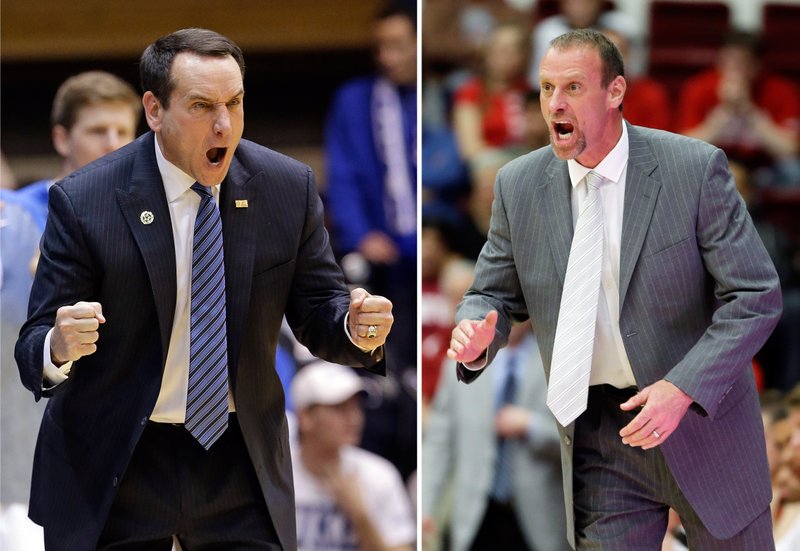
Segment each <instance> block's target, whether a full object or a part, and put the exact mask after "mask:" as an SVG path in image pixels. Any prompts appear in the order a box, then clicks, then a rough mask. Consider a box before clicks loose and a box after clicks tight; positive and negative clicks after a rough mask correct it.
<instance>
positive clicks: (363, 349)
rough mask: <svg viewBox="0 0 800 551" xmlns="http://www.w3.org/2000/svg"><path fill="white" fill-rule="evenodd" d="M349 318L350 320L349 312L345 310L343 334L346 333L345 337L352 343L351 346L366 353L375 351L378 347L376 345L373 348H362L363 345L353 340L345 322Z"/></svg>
mask: <svg viewBox="0 0 800 551" xmlns="http://www.w3.org/2000/svg"><path fill="white" fill-rule="evenodd" d="M349 320H350V312H347V313H346V314H345V315H344V334H345V335H347V338H348V339H349V340H350V342H351V343H353V346H355V347H356V348H358V349H359V350H361V351H362V352H366V353H367V354H372V353H374V352H375V350H376V349H378V348H380V347H379V346H376V347H375V348H364V347H363V346H359V345H357V344H356V341H354V340H353V337H352V336H351V335H350V327H349V325H348V323H347V322H348V321H349Z"/></svg>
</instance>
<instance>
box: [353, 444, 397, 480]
mask: <svg viewBox="0 0 800 551" xmlns="http://www.w3.org/2000/svg"><path fill="white" fill-rule="evenodd" d="M342 458H343V460H344V462H345V465H346V466H347V467H348V468H350V469H353V470H354V471H356V472H357V473H358V477H359V478H360V479H362V480H368V481H369V482H370V484H373V483H375V482H378V481H382V482H383V483H386V482H387V481H389V480H394V479H396V480H398V481H399V480H400V473H398V471H397V469H396V468H395V466H394V465H392V463H390V462H389V461H388V460H387V459H384V458H383V457H381V456H380V455H377V454H374V453H372V452H370V451H367V450H365V449H363V448H359V447H356V446H348V447H346V448H344V449H343V450H342Z"/></svg>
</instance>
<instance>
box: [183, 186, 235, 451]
mask: <svg viewBox="0 0 800 551" xmlns="http://www.w3.org/2000/svg"><path fill="white" fill-rule="evenodd" d="M192 190H194V191H195V193H197V194H198V195H199V196H200V206H199V208H198V209H197V217H196V218H195V222H194V239H193V241H192V301H191V316H190V329H189V334H190V339H189V340H190V359H189V386H188V389H187V392H186V430H188V431H189V432H190V433H191V434H192V436H194V437H195V438H196V439H197V441H198V442H200V445H202V446H203V447H204V448H205V449H208V448H210V447H211V446H212V445H213V444H214V442H216V441H217V439H218V438H219V437H220V436H221V435H222V433H223V432H225V429H226V428H227V427H228V339H227V336H226V335H225V320H226V311H225V262H224V256H223V251H222V220H221V219H220V216H219V211H218V210H217V207H216V205H215V204H214V197H213V196H212V195H211V191H210V190H209V189H208V188H207V187H205V186H203V185H201V184H198V183H196V182H195V183H194V184H193V185H192Z"/></svg>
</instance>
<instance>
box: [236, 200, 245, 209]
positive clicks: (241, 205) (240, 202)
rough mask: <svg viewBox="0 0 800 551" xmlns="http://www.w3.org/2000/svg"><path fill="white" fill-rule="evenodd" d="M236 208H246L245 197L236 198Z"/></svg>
mask: <svg viewBox="0 0 800 551" xmlns="http://www.w3.org/2000/svg"><path fill="white" fill-rule="evenodd" d="M236 208H237V209H246V208H247V199H237V200H236Z"/></svg>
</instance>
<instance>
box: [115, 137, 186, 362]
mask: <svg viewBox="0 0 800 551" xmlns="http://www.w3.org/2000/svg"><path fill="white" fill-rule="evenodd" d="M138 142H139V147H138V148H137V153H136V158H135V160H134V165H133V171H132V174H131V178H130V180H128V181H126V182H123V183H122V184H120V186H119V187H118V188H117V201H118V203H119V206H120V209H121V210H122V214H123V216H124V217H125V220H126V222H127V223H128V227H129V228H130V230H131V233H132V234H133V237H134V239H135V240H136V244H137V245H138V246H139V251H140V252H141V254H142V258H143V259H144V264H145V267H146V269H147V275H148V277H149V279H150V285H151V287H152V289H153V299H154V301H155V306H156V312H157V313H158V326H159V329H160V333H161V352H162V357H161V360H162V364H163V362H164V361H166V358H167V350H168V349H169V339H170V333H171V331H172V321H173V316H174V314H175V296H176V293H177V291H176V283H175V242H174V240H173V236H172V221H171V219H170V215H169V207H168V206H167V197H166V194H165V192H164V184H163V182H162V180H161V174H160V173H159V171H158V164H157V163H156V156H155V150H154V147H155V145H154V134H153V133H152V132H148V133H147V134H145V135H144V136H142V137H141V138H139V140H138ZM148 213H149V215H148ZM148 221H149V223H148Z"/></svg>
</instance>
